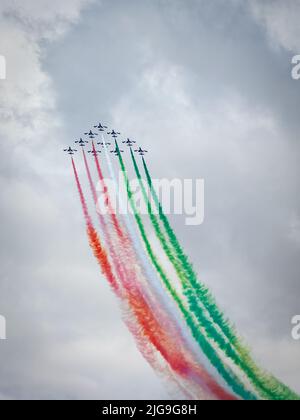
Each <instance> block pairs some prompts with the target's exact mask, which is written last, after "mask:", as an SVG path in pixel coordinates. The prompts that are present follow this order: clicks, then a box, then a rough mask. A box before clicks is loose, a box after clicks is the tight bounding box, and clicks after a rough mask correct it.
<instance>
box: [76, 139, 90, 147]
mask: <svg viewBox="0 0 300 420" xmlns="http://www.w3.org/2000/svg"><path fill="white" fill-rule="evenodd" d="M75 143H77V144H78V145H79V146H81V147H84V146H85V145H86V144H88V141H86V140H82V138H80V140H77V141H75Z"/></svg>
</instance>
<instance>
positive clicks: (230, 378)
mask: <svg viewBox="0 0 300 420" xmlns="http://www.w3.org/2000/svg"><path fill="white" fill-rule="evenodd" d="M116 149H117V151H118V157H119V163H120V167H121V170H122V173H123V178H124V181H125V185H126V191H127V195H128V198H129V201H130V205H131V207H132V210H133V213H134V217H135V220H136V222H137V225H138V228H139V230H140V234H141V236H142V239H143V242H144V244H145V247H146V250H147V253H148V255H149V257H150V260H151V262H152V264H153V265H154V267H155V269H156V270H157V272H158V274H159V276H160V277H161V279H162V281H163V283H164V285H165V287H166V289H167V290H168V292H169V293H170V295H171V296H172V298H173V299H174V301H175V302H176V304H177V305H178V307H179V309H180V311H181V313H182V315H183V317H184V319H185V321H186V323H187V325H188V327H189V328H190V330H191V332H192V335H193V337H194V338H195V340H196V341H197V343H198V344H199V345H200V347H201V349H202V351H203V353H204V354H205V355H206V357H207V358H208V359H209V361H210V362H211V363H212V365H213V366H214V367H215V368H216V370H217V371H218V372H219V374H220V375H221V376H222V377H223V379H224V380H225V381H226V382H227V384H228V385H229V386H230V387H231V389H232V390H233V391H234V392H235V393H236V394H237V395H239V396H240V397H242V398H243V399H245V400H256V399H257V397H256V396H255V395H254V394H253V393H252V392H251V391H249V390H247V389H246V388H245V386H244V384H243V383H242V382H241V381H240V379H239V378H238V377H237V376H236V375H235V374H234V373H233V372H231V371H230V370H228V369H227V368H226V366H225V365H224V364H223V363H222V361H221V359H220V358H219V356H218V354H217V353H216V351H215V349H214V348H213V346H212V345H211V344H210V343H209V341H208V340H207V339H206V338H205V336H204V335H203V333H202V331H201V329H200V328H199V326H198V325H196V324H195V321H194V319H193V316H192V315H191V314H190V313H189V311H188V310H187V308H186V307H185V305H184V303H183V302H182V300H181V299H180V297H179V295H178V293H177V292H176V290H175V289H174V288H173V287H172V285H171V282H170V280H169V278H168V276H167V275H166V273H165V271H164V269H163V268H162V266H161V264H160V263H159V261H158V258H157V257H156V255H155V253H154V251H153V249H152V246H151V244H150V242H149V240H148V237H147V234H146V230H145V227H144V224H143V221H142V219H141V217H140V215H139V214H138V212H137V208H136V204H135V202H134V200H133V194H132V191H131V188H130V184H129V179H128V175H127V171H126V168H125V165H124V162H123V158H122V156H121V153H120V149H119V146H118V143H117V141H116Z"/></svg>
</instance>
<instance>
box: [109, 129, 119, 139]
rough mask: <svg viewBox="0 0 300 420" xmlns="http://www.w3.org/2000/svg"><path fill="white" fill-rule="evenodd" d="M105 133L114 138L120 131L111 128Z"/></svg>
mask: <svg viewBox="0 0 300 420" xmlns="http://www.w3.org/2000/svg"><path fill="white" fill-rule="evenodd" d="M107 134H110V135H111V136H112V137H113V138H114V139H116V138H117V137H118V135H119V134H121V133H118V132H117V131H115V130H112V131H110V132H109V133H107Z"/></svg>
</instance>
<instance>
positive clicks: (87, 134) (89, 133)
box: [84, 130, 98, 139]
mask: <svg viewBox="0 0 300 420" xmlns="http://www.w3.org/2000/svg"><path fill="white" fill-rule="evenodd" d="M84 135H85V136H89V138H90V139H94V138H95V136H98V133H93V132H92V130H90V131H89V132H88V133H84Z"/></svg>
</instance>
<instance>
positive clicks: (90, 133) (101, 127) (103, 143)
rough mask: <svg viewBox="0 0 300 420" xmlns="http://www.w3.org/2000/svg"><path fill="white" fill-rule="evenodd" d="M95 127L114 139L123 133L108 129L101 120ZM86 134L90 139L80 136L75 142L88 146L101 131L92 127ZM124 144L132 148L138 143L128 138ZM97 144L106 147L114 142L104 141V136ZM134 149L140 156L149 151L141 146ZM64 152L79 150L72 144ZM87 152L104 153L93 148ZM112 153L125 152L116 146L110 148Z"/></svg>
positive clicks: (71, 152)
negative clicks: (95, 130)
mask: <svg viewBox="0 0 300 420" xmlns="http://www.w3.org/2000/svg"><path fill="white" fill-rule="evenodd" d="M93 128H94V129H97V130H98V131H99V132H100V133H101V135H103V134H104V132H106V133H107V134H108V135H109V136H111V137H112V140H117V139H118V137H119V136H120V135H121V133H120V132H119V131H116V130H115V129H112V130H111V131H106V130H108V127H107V126H106V125H104V124H102V123H101V122H99V123H98V124H97V125H94V126H93ZM84 136H85V138H86V139H88V140H84V139H83V138H82V137H80V139H79V140H76V141H75V144H77V145H78V146H79V147H81V148H84V147H86V146H88V145H89V142H90V141H94V139H96V137H97V136H99V133H97V132H94V131H93V130H92V129H91V130H89V131H87V132H85V133H84ZM122 144H124V145H125V146H127V147H129V148H130V149H132V148H133V147H134V145H135V144H136V141H134V140H131V139H129V138H127V139H126V140H124V141H122ZM97 145H98V146H102V147H104V146H111V145H112V143H111V142H106V141H104V140H103V137H102V141H99V142H97ZM133 150H134V153H137V154H139V155H140V156H145V153H148V150H144V149H142V148H141V147H139V148H138V149H133ZM64 152H66V153H68V154H69V155H74V154H75V153H76V152H78V149H73V148H72V147H71V146H70V147H69V148H67V149H64ZM87 153H89V154H92V155H94V156H95V155H97V154H100V153H102V151H101V150H95V149H92V150H88V151H87ZM110 153H113V154H114V155H115V156H118V155H119V153H124V150H121V149H120V148H119V150H118V148H117V147H116V148H114V149H113V150H110Z"/></svg>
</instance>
